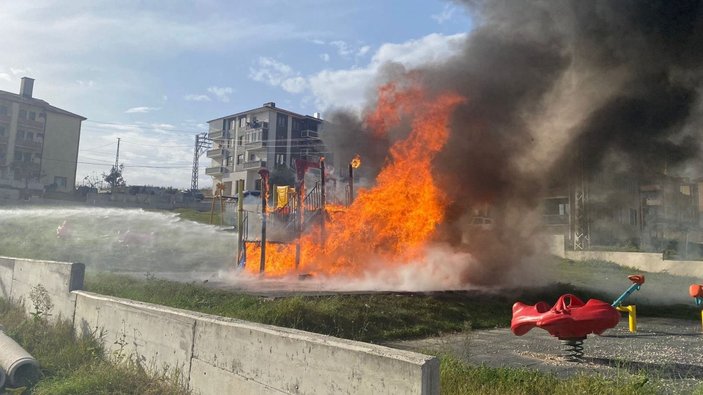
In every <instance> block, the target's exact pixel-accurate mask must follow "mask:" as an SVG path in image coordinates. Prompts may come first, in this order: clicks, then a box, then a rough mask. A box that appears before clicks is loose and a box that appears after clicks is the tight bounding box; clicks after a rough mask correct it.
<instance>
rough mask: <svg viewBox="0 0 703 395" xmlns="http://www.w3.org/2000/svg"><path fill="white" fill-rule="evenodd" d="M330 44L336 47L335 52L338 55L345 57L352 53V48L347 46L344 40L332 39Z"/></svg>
mask: <svg viewBox="0 0 703 395" xmlns="http://www.w3.org/2000/svg"><path fill="white" fill-rule="evenodd" d="M330 45H332V46H333V47H336V48H337V53H338V54H339V56H342V57H347V56H349V55H351V54H353V53H354V50H353V49H351V48H349V45H348V44H347V43H346V42H345V41H341V40H337V41H332V42H330Z"/></svg>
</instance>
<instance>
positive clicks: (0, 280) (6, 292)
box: [0, 257, 15, 299]
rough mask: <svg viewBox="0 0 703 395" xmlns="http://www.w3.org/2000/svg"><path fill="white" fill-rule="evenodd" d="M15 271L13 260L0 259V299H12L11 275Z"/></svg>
mask: <svg viewBox="0 0 703 395" xmlns="http://www.w3.org/2000/svg"><path fill="white" fill-rule="evenodd" d="M14 271H15V260H14V259H13V258H4V257H0V298H5V299H10V298H12V275H13V273H14Z"/></svg>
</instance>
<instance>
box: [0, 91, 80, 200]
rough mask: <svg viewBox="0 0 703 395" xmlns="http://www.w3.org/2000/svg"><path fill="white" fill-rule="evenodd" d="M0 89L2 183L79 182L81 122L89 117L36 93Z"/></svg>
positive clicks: (36, 187) (64, 188)
mask: <svg viewBox="0 0 703 395" xmlns="http://www.w3.org/2000/svg"><path fill="white" fill-rule="evenodd" d="M33 90H34V80H33V79H32V78H27V77H23V78H22V83H21V86H20V93H19V94H15V93H11V92H6V91H1V90H0V188H4V189H16V190H23V191H26V192H30V191H31V192H42V191H45V190H55V191H60V192H71V191H73V190H74V186H75V184H76V165H77V162H78V144H79V141H80V135H81V122H83V121H85V120H86V118H85V117H82V116H80V115H76V114H73V113H71V112H68V111H66V110H63V109H60V108H58V107H54V106H52V105H51V104H49V103H47V102H46V101H44V100H41V99H37V98H35V97H33V95H32V94H33Z"/></svg>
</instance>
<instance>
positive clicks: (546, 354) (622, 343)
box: [386, 316, 703, 394]
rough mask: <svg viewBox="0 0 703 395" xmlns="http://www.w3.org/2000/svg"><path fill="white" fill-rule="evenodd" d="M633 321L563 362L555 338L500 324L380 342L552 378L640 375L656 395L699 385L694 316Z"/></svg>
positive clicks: (700, 340)
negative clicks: (655, 385) (517, 331)
mask: <svg viewBox="0 0 703 395" xmlns="http://www.w3.org/2000/svg"><path fill="white" fill-rule="evenodd" d="M692 318H693V317H692ZM698 318H700V316H698ZM637 324H638V328H637V333H630V332H629V331H628V326H627V317H626V316H623V319H622V320H620V323H619V325H618V326H617V327H615V328H613V329H611V330H609V331H606V332H605V333H604V334H603V335H602V336H596V335H590V336H588V338H587V339H586V340H585V341H584V343H583V347H584V358H583V361H582V362H570V361H567V360H566V359H565V358H564V357H563V355H564V353H563V351H562V344H561V341H560V340H558V339H557V338H554V337H551V336H550V335H549V334H548V333H547V332H546V331H544V330H542V329H539V328H535V329H532V330H531V331H530V332H528V333H527V334H525V335H524V336H515V335H513V334H512V332H510V329H509V328H505V329H492V330H478V331H472V332H469V333H465V334H452V335H445V336H441V337H435V338H427V339H420V340H410V341H398V342H390V343H387V344H386V345H388V346H391V347H396V348H401V349H406V350H413V351H419V352H425V353H432V354H442V353H450V354H452V355H455V356H457V357H459V358H461V359H463V360H465V361H467V362H469V363H471V364H475V365H481V364H483V365H486V366H491V367H512V368H527V369H536V370H539V371H543V372H549V373H553V374H555V375H557V376H558V377H569V376H572V375H575V374H603V375H605V376H609V377H614V376H616V375H622V374H623V373H625V374H645V375H646V376H647V377H649V378H652V379H655V380H654V381H655V382H656V383H658V385H659V388H660V390H661V392H662V393H674V394H678V393H690V392H692V391H693V389H694V388H696V387H698V386H699V385H703V332H702V331H701V321H700V320H697V321H696V320H691V321H687V320H673V319H662V318H649V317H638V322H637Z"/></svg>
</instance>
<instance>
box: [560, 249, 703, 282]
mask: <svg viewBox="0 0 703 395" xmlns="http://www.w3.org/2000/svg"><path fill="white" fill-rule="evenodd" d="M566 258H568V259H572V260H577V261H583V260H588V259H597V260H603V261H611V262H615V263H617V264H618V265H620V266H627V267H632V268H635V269H639V270H643V271H647V272H655V273H657V272H668V273H670V274H675V275H679V276H694V277H703V261H670V260H664V259H663V256H662V254H660V253H657V252H619V251H566Z"/></svg>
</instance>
